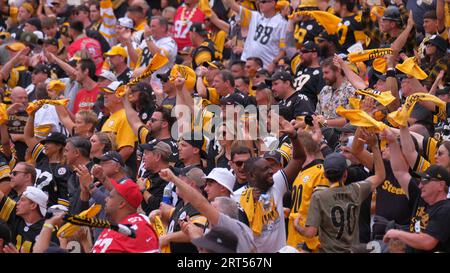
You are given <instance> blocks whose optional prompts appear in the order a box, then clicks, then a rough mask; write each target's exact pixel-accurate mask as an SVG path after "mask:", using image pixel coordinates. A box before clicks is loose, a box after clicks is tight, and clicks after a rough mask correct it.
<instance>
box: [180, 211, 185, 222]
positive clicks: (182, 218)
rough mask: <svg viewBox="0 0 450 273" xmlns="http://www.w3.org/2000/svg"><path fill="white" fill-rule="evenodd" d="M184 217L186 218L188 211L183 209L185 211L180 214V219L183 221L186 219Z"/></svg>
mask: <svg viewBox="0 0 450 273" xmlns="http://www.w3.org/2000/svg"><path fill="white" fill-rule="evenodd" d="M184 219H186V212H185V211H183V212H182V213H181V214H180V220H181V221H184Z"/></svg>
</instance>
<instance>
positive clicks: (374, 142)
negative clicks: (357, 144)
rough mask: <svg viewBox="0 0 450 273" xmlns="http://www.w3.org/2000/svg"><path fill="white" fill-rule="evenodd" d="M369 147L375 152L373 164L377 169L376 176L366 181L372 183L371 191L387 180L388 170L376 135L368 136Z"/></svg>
mask: <svg viewBox="0 0 450 273" xmlns="http://www.w3.org/2000/svg"><path fill="white" fill-rule="evenodd" d="M368 143H369V146H370V147H371V148H372V152H373V164H374V168H375V173H374V175H372V176H370V177H368V178H367V179H366V180H368V181H370V183H371V184H372V185H371V187H370V188H371V190H372V191H373V190H375V189H376V188H377V187H378V186H379V185H380V184H381V183H383V181H384V179H385V178H386V170H385V169H384V163H383V158H381V151H380V147H379V146H378V138H377V137H376V135H375V134H370V135H369V136H368Z"/></svg>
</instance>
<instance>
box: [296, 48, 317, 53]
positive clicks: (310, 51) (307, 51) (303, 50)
mask: <svg viewBox="0 0 450 273" xmlns="http://www.w3.org/2000/svg"><path fill="white" fill-rule="evenodd" d="M300 52H301V53H302V54H306V53H312V52H316V51H315V50H307V49H302V50H300Z"/></svg>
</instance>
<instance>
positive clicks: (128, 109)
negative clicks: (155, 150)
mask: <svg viewBox="0 0 450 273" xmlns="http://www.w3.org/2000/svg"><path fill="white" fill-rule="evenodd" d="M123 106H124V108H125V113H126V115H127V120H128V123H129V124H130V126H131V129H132V130H133V133H134V134H135V135H137V136H138V135H139V134H138V131H139V128H140V127H141V126H143V125H144V123H142V121H141V119H140V118H139V115H138V113H137V112H136V110H134V109H133V106H131V103H130V101H129V100H128V94H126V95H125V96H124V98H123Z"/></svg>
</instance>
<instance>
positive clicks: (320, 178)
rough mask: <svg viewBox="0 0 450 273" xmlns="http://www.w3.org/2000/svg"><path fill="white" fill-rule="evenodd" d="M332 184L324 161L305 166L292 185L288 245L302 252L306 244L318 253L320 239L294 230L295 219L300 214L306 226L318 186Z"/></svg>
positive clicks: (315, 161) (316, 161)
mask: <svg viewBox="0 0 450 273" xmlns="http://www.w3.org/2000/svg"><path fill="white" fill-rule="evenodd" d="M329 185H330V182H329V181H328V179H326V178H325V175H324V173H323V161H322V160H314V161H313V162H311V163H310V164H308V165H307V166H305V167H304V168H303V169H302V170H301V171H300V173H299V174H298V176H297V178H295V181H294V184H293V185H292V194H291V213H290V214H289V224H288V239H287V244H288V245H290V246H292V247H295V248H297V249H299V250H301V245H302V244H303V243H306V245H307V247H308V248H309V249H310V250H312V251H317V250H318V248H319V246H320V242H319V237H318V236H315V237H313V238H306V237H304V236H302V235H300V233H298V232H297V230H296V229H295V228H294V219H295V218H296V217H297V215H298V213H300V215H301V217H302V219H303V220H302V221H303V223H300V224H301V225H302V226H304V225H305V222H306V219H307V218H308V209H309V204H310V202H311V197H312V194H313V191H314V189H315V188H316V187H318V186H323V187H328V186H329Z"/></svg>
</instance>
